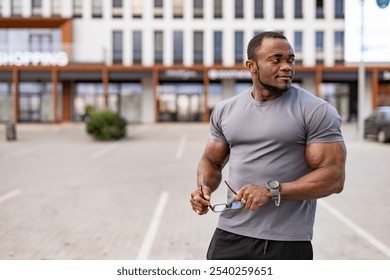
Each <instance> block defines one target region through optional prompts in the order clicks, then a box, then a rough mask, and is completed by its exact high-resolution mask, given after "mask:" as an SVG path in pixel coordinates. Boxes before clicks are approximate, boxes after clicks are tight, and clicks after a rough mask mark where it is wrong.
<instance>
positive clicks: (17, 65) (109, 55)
mask: <svg viewBox="0 0 390 280" xmlns="http://www.w3.org/2000/svg"><path fill="white" fill-rule="evenodd" d="M344 24H345V23H344V1H343V0H330V1H323V0H207V1H205V0H69V1H62V0H0V122H15V123H19V122H48V123H59V122H77V121H81V120H82V119H83V115H84V114H85V108H86V107H87V106H92V107H93V108H95V109H97V110H101V109H110V110H112V111H114V112H117V113H119V114H120V115H122V116H123V117H124V118H125V119H126V120H127V121H128V122H129V123H131V122H140V123H148V122H164V121H207V120H208V118H209V115H210V112H211V111H212V109H213V108H214V106H215V105H216V103H217V102H219V101H220V100H222V99H225V98H228V97H231V96H234V95H235V94H237V93H239V92H240V91H242V90H243V89H245V88H247V87H249V86H250V83H251V81H250V75H249V72H248V71H246V70H245V67H244V63H245V59H246V45H247V43H248V42H249V40H250V39H251V38H252V37H253V36H254V35H255V34H256V33H258V32H261V31H265V30H274V31H278V32H281V33H283V34H284V35H285V36H286V37H287V38H288V39H289V41H290V42H291V44H292V46H293V48H294V50H295V53H296V76H295V79H294V82H295V83H297V84H300V85H302V86H303V87H305V88H306V89H308V90H309V91H311V92H312V93H313V94H315V95H317V96H319V97H321V98H324V99H326V100H328V101H330V102H331V103H332V104H333V105H334V106H335V107H336V108H337V110H338V111H339V113H340V115H341V116H342V118H343V119H344V120H346V121H354V120H355V119H356V117H357V114H358V111H357V110H358V106H357V102H358V98H357V85H358V67H357V65H345V63H344V51H345V50H344ZM365 84H366V91H365V93H366V98H365V103H366V104H365V108H366V109H365V110H366V111H367V112H369V111H370V110H371V109H373V108H375V107H377V106H378V105H390V65H371V66H367V68H366V83H365ZM363 113H365V112H363Z"/></svg>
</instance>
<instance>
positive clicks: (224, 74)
mask: <svg viewBox="0 0 390 280" xmlns="http://www.w3.org/2000/svg"><path fill="white" fill-rule="evenodd" d="M208 76H209V78H210V79H211V80H217V79H221V80H223V79H237V80H239V79H243V80H244V79H250V78H251V75H250V72H249V71H248V70H216V69H212V70H210V71H209V75H208Z"/></svg>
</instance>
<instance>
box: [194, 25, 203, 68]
mask: <svg viewBox="0 0 390 280" xmlns="http://www.w3.org/2000/svg"><path fill="white" fill-rule="evenodd" d="M194 64H203V31H194Z"/></svg>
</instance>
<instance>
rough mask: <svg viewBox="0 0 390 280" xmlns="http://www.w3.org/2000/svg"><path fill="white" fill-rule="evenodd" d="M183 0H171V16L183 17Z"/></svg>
mask: <svg viewBox="0 0 390 280" xmlns="http://www.w3.org/2000/svg"><path fill="white" fill-rule="evenodd" d="M183 10H184V7H183V0H173V18H183V13H184V11H183Z"/></svg>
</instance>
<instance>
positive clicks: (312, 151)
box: [305, 142, 347, 172]
mask: <svg viewBox="0 0 390 280" xmlns="http://www.w3.org/2000/svg"><path fill="white" fill-rule="evenodd" d="M305 156H306V161H307V163H308V165H309V166H310V167H311V168H312V169H313V170H316V169H319V168H323V167H336V168H339V169H340V170H341V171H342V172H344V168H345V160H346V156H347V152H346V148H345V145H344V142H331V143H312V144H309V145H307V146H306V151H305Z"/></svg>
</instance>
